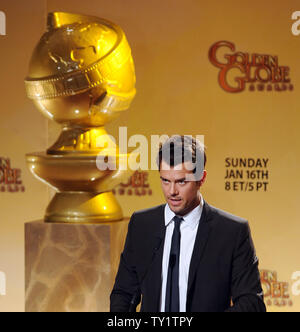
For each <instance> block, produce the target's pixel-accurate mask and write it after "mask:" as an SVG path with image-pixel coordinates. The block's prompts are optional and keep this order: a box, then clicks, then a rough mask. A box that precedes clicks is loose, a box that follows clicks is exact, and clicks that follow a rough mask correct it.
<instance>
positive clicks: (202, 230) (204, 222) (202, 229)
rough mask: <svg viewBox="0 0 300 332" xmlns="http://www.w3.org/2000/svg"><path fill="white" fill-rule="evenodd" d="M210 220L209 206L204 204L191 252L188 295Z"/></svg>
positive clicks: (207, 233)
mask: <svg viewBox="0 0 300 332" xmlns="http://www.w3.org/2000/svg"><path fill="white" fill-rule="evenodd" d="M210 219H211V214H210V208H209V205H208V204H207V203H206V202H205V203H204V206H203V210H202V214H201V218H200V222H199V226H198V231H197V235H196V240H195V245H194V250H193V254H192V258H191V263H190V270H189V278H188V289H187V294H188V293H189V291H190V289H191V286H192V284H193V281H194V279H195V276H196V272H197V268H198V266H199V263H200V260H201V257H202V255H203V252H204V249H205V245H206V243H207V240H208V236H209V233H210V228H211V225H210V223H209V221H210Z"/></svg>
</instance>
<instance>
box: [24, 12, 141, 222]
mask: <svg viewBox="0 0 300 332" xmlns="http://www.w3.org/2000/svg"><path fill="white" fill-rule="evenodd" d="M25 87H26V92H27V95H28V97H29V98H30V99H32V100H33V102H34V104H35V105H36V106H37V108H38V109H39V110H40V112H41V113H42V114H44V115H45V116H46V117H47V118H48V119H51V120H53V121H55V122H57V123H59V124H61V125H62V133H61V135H60V137H59V138H58V140H57V141H56V143H55V144H54V145H53V146H52V147H50V148H49V149H48V150H47V153H33V154H27V155H26V159H27V164H28V165H29V168H30V170H31V172H32V173H33V174H34V175H35V176H36V177H37V178H39V179H40V180H41V181H43V182H46V183H47V184H49V185H50V186H51V187H53V188H55V189H56V190H57V193H56V195H55V196H54V198H53V199H52V201H51V202H50V204H49V206H48V208H47V211H46V215H45V221H46V222H81V223H82V222H83V223H88V222H109V221H115V220H120V219H122V217H123V215H122V210H121V207H120V205H119V204H118V202H117V200H116V198H115V197H114V195H113V193H112V192H111V190H112V189H113V188H114V187H115V186H116V185H118V184H119V183H120V182H122V180H124V179H125V178H128V177H129V176H130V175H131V171H130V170H126V169H128V167H126V166H127V161H128V156H129V155H127V154H123V155H122V154H120V153H119V150H118V147H117V146H116V145H115V149H113V150H112V151H111V154H112V155H114V157H116V153H117V158H115V160H117V162H116V165H115V166H116V167H111V168H109V169H106V170H103V171H101V170H99V168H98V167H97V165H96V160H97V156H98V155H99V153H101V151H103V149H104V145H105V144H104V141H105V140H107V137H108V135H107V133H106V131H105V128H104V125H105V124H106V123H108V122H110V121H112V120H114V119H115V118H116V117H118V116H119V114H120V113H121V112H122V111H124V110H126V109H128V108H129V106H130V103H131V101H132V99H133V98H134V96H135V93H136V90H135V71H134V64H133V60H132V56H131V50H130V47H129V44H128V42H127V40H126V37H125V34H124V32H123V31H122V29H121V28H120V27H119V26H117V25H115V24H113V23H111V22H109V21H106V20H104V19H101V18H97V17H92V16H85V15H79V14H70V13H62V12H54V13H49V14H48V23H47V32H46V33H45V34H44V35H43V36H42V38H41V39H40V41H39V43H38V44H37V46H36V47H35V49H34V52H33V55H32V57H31V60H30V64H29V72H28V76H27V77H26V79H25ZM104 138H105V139H104ZM102 143H103V144H102ZM111 144H112V145H113V144H114V142H111ZM112 145H110V146H112ZM116 151H117V152H116ZM107 157H109V152H108V155H107ZM120 166H122V167H120Z"/></svg>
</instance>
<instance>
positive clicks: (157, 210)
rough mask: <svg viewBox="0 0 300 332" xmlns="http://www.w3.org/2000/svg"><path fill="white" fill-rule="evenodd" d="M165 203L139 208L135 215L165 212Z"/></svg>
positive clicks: (142, 215) (143, 215) (151, 214)
mask: <svg viewBox="0 0 300 332" xmlns="http://www.w3.org/2000/svg"><path fill="white" fill-rule="evenodd" d="M165 205H166V204H161V205H157V206H154V207H151V208H148V209H143V210H138V211H135V212H134V213H133V215H134V216H136V217H146V216H155V215H161V214H162V213H163V212H164V208H165Z"/></svg>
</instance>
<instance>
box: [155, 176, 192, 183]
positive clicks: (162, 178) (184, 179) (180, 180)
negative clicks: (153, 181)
mask: <svg viewBox="0 0 300 332" xmlns="http://www.w3.org/2000/svg"><path fill="white" fill-rule="evenodd" d="M160 178H161V180H165V181H170V180H168V179H166V178H164V177H162V176H160ZM182 181H186V178H185V177H184V178H181V179H177V180H175V182H182Z"/></svg>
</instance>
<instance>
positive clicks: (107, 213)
mask: <svg viewBox="0 0 300 332" xmlns="http://www.w3.org/2000/svg"><path fill="white" fill-rule="evenodd" d="M122 219H123V213H122V209H121V206H120V205H119V203H118V201H117V200H116V198H115V196H114V195H113V193H112V192H106V193H102V194H97V193H88V192H61V193H56V195H55V196H54V197H53V199H52V201H51V202H50V204H49V206H48V208H47V211H46V215H45V219H44V220H45V222H54V223H70V222H71V223H81V224H83V223H103V222H112V221H119V220H122Z"/></svg>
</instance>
